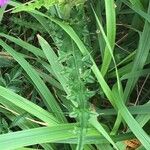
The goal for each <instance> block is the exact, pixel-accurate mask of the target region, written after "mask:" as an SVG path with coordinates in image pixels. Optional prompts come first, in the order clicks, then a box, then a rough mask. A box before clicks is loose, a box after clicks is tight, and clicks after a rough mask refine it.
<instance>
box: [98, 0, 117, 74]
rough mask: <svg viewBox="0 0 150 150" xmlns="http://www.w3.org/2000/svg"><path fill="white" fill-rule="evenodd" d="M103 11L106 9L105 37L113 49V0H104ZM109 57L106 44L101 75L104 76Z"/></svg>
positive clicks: (114, 31)
mask: <svg viewBox="0 0 150 150" xmlns="http://www.w3.org/2000/svg"><path fill="white" fill-rule="evenodd" d="M105 11H106V28H107V38H108V41H109V43H110V46H111V49H112V50H113V49H114V46H115V36H116V16H115V4H114V0H109V1H108V0H105ZM111 58H112V56H111V54H110V52H109V49H108V47H107V45H106V47H105V52H104V58H103V63H102V68H101V72H102V75H103V76H105V74H106V72H107V71H108V68H109V65H110V62H111Z"/></svg>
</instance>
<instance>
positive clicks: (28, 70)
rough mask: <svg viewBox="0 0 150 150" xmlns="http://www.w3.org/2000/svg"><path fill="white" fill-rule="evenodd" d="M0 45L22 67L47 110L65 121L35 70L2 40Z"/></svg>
mask: <svg viewBox="0 0 150 150" xmlns="http://www.w3.org/2000/svg"><path fill="white" fill-rule="evenodd" d="M0 45H1V46H2V47H3V48H4V49H5V50H6V51H7V52H9V53H10V54H11V55H12V56H13V57H14V59H15V60H16V61H17V62H18V63H19V64H20V65H21V66H22V68H23V69H24V70H25V71H26V73H27V74H28V75H29V77H30V78H31V79H32V81H33V82H34V84H35V85H36V87H37V89H38V90H39V92H40V94H41V96H42V97H43V98H44V99H43V100H44V103H45V105H46V106H47V108H48V109H49V111H52V112H53V113H54V114H55V115H56V116H57V117H58V118H59V120H60V121H65V118H64V116H63V115H62V114H63V113H60V112H62V111H61V109H60V107H59V105H58V103H57V101H56V100H55V98H54V97H53V95H52V94H51V92H50V91H49V89H48V88H47V86H46V85H45V83H44V82H43V81H42V79H41V78H40V77H39V75H38V73H37V72H36V70H34V69H33V67H32V66H31V65H30V64H29V63H28V62H27V61H26V60H25V59H24V58H23V57H22V56H21V55H20V54H19V53H17V52H15V51H14V50H13V49H12V48H11V47H10V46H8V45H7V44H6V43H5V42H3V41H2V40H0Z"/></svg>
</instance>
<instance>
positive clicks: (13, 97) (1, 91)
mask: <svg viewBox="0 0 150 150" xmlns="http://www.w3.org/2000/svg"><path fill="white" fill-rule="evenodd" d="M0 96H1V97H3V98H5V99H6V101H8V102H11V103H13V104H15V105H16V106H18V107H19V108H22V109H23V110H25V111H27V112H29V113H30V114H32V115H34V116H36V117H37V118H39V119H41V120H43V121H44V122H46V123H47V124H48V125H56V124H57V123H58V121H57V120H56V119H55V118H54V117H53V115H51V114H50V113H48V112H47V111H45V110H44V109H42V108H41V107H39V106H37V105H35V104H34V103H32V102H30V101H29V100H27V99H25V98H23V97H21V96H19V95H17V94H15V93H14V92H12V91H10V90H8V89H6V88H4V87H2V86H0ZM0 102H1V103H2V104H3V99H2V100H0Z"/></svg>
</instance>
